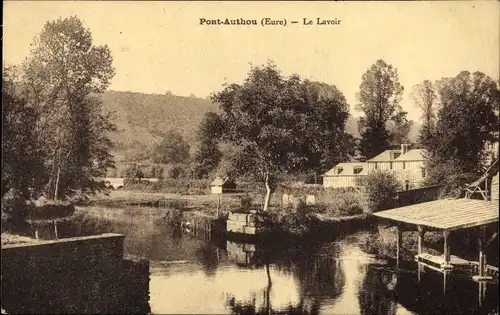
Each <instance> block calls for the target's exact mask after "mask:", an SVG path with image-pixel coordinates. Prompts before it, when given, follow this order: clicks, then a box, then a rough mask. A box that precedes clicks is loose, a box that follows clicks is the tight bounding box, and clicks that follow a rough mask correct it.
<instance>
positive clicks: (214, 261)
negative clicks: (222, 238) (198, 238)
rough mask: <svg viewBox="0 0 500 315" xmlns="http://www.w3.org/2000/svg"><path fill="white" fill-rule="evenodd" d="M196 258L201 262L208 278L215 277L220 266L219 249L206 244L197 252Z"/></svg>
mask: <svg viewBox="0 0 500 315" xmlns="http://www.w3.org/2000/svg"><path fill="white" fill-rule="evenodd" d="M196 258H197V259H198V261H199V262H201V264H202V266H203V271H204V272H205V274H206V275H207V276H209V277H210V276H214V275H215V272H216V271H217V267H218V265H219V257H218V255H217V248H216V247H215V246H213V245H212V244H210V243H204V244H203V245H202V246H201V247H199V248H198V249H197V250H196Z"/></svg>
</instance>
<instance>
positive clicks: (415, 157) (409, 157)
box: [396, 149, 427, 161]
mask: <svg viewBox="0 0 500 315" xmlns="http://www.w3.org/2000/svg"><path fill="white" fill-rule="evenodd" d="M426 153H427V150H425V149H411V150H409V151H408V152H406V153H405V154H403V155H400V156H399V157H398V158H397V159H396V161H423V160H425V154H426Z"/></svg>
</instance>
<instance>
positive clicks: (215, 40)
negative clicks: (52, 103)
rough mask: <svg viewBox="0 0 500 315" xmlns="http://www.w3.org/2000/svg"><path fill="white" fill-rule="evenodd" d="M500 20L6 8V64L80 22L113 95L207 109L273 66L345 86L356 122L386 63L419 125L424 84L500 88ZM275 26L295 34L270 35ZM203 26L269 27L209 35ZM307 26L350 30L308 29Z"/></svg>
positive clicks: (349, 8)
mask: <svg viewBox="0 0 500 315" xmlns="http://www.w3.org/2000/svg"><path fill="white" fill-rule="evenodd" d="M499 9H500V6H499V3H498V2H497V1H486V2H484V1H470V2H469V1H456V2H455V1H444V2H440V1H436V2H418V1H415V2H396V1H390V2H295V1H294V2H292V1H290V2H265V3H264V2H260V1H259V2H213V1H210V2H170V1H168V2H149V1H117V2H115V1H106V2H105V1H98V2H97V1H96V2H92V1H71V2H69V1H68V2H66V1H46V2H45V1H36V2H35V1H33V2H31V1H5V2H4V11H3V12H4V29H3V32H4V34H3V40H4V45H3V53H4V62H7V63H10V64H20V63H21V62H22V61H23V60H24V58H26V57H27V56H28V54H29V50H30V43H31V42H32V39H33V38H34V36H36V34H38V33H39V32H40V31H41V30H42V28H43V26H44V24H45V22H47V21H50V20H55V19H57V18H58V17H67V16H73V15H76V16H78V17H79V18H80V19H81V20H82V21H83V22H84V25H85V26H86V27H87V28H89V29H90V31H91V32H92V35H93V40H94V44H95V45H108V46H109V48H110V50H111V52H112V56H113V59H114V61H113V64H114V67H115V69H116V76H115V77H114V78H113V80H112V84H111V86H110V89H112V90H117V91H133V92H144V93H165V92H166V91H171V92H172V93H173V94H176V95H184V96H188V95H190V94H191V93H192V94H194V95H196V96H199V97H206V96H208V95H210V94H211V93H212V92H215V91H219V90H220V89H221V88H222V85H223V84H224V83H233V82H236V83H240V82H242V80H243V79H244V78H245V77H246V75H247V73H248V71H249V70H250V64H254V65H261V64H264V63H265V62H266V61H267V60H273V61H274V62H275V63H276V65H277V66H278V68H279V69H280V70H281V71H282V72H283V74H284V75H286V76H288V75H291V74H293V73H296V74H299V75H300V76H301V77H302V78H304V79H306V78H307V79H310V80H315V81H321V82H325V83H328V84H332V85H336V86H337V87H338V88H339V90H340V91H341V92H342V93H343V94H344V95H345V97H346V98H347V101H348V103H349V104H350V106H351V110H352V111H351V112H352V114H353V115H354V116H359V113H357V112H356V111H355V110H354V108H355V105H356V103H357V101H356V93H357V92H358V90H359V86H360V83H361V77H362V75H363V73H364V72H366V70H367V69H368V68H369V67H370V65H372V64H373V63H375V61H376V60H377V59H383V60H385V61H386V62H387V63H389V64H391V65H393V66H394V67H396V68H397V69H398V73H399V80H400V82H401V84H402V85H403V86H404V88H405V92H404V94H403V100H402V102H401V105H402V107H403V108H404V110H406V111H407V112H408V113H409V118H411V119H415V120H417V119H419V112H418V109H417V107H416V106H415V104H414V101H413V99H412V98H411V96H410V92H411V90H412V87H413V86H414V85H416V84H418V83H421V82H422V81H423V80H426V79H429V80H438V79H440V78H442V77H451V76H455V75H457V74H458V73H459V72H460V71H462V70H468V71H471V72H472V71H481V72H484V73H485V74H487V75H489V76H491V77H492V78H493V79H495V80H498V79H499V58H500V57H499V46H500V43H499V38H500V33H499V24H500V19H499V13H500V10H499ZM267 17H268V18H271V19H277V20H278V19H280V20H283V19H286V21H287V25H286V26H261V25H260V22H261V19H263V18H267ZM200 18H206V19H217V18H220V19H225V18H229V19H238V18H244V19H256V20H257V22H258V23H259V25H257V26H230V25H219V26H216V25H200ZM304 18H306V19H310V20H313V22H316V19H317V18H320V19H325V20H326V19H331V20H334V19H337V20H340V21H341V22H340V24H338V25H303V23H302V21H303V19H304ZM292 20H298V21H299V23H298V24H291V23H290V21H292Z"/></svg>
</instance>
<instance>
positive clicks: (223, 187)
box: [210, 177, 236, 194]
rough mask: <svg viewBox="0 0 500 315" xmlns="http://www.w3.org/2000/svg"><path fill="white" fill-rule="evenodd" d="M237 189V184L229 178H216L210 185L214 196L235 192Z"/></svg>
mask: <svg viewBox="0 0 500 315" xmlns="http://www.w3.org/2000/svg"><path fill="white" fill-rule="evenodd" d="M235 189H236V184H235V183H234V181H232V180H231V179H229V177H216V178H215V179H214V181H213V182H212V183H211V184H210V190H211V192H212V194H223V193H228V192H233V191H234V190H235Z"/></svg>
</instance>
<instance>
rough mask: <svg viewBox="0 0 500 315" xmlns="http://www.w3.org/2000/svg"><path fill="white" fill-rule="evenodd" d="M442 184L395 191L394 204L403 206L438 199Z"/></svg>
mask: <svg viewBox="0 0 500 315" xmlns="http://www.w3.org/2000/svg"><path fill="white" fill-rule="evenodd" d="M442 189H443V186H441V185H434V186H427V187H422V188H417V189H410V190H403V191H398V192H397V193H396V196H395V199H396V206H397V207H404V206H408V205H413V204H418V203H422V202H427V201H432V200H437V199H439V197H440V195H441V192H442Z"/></svg>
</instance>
